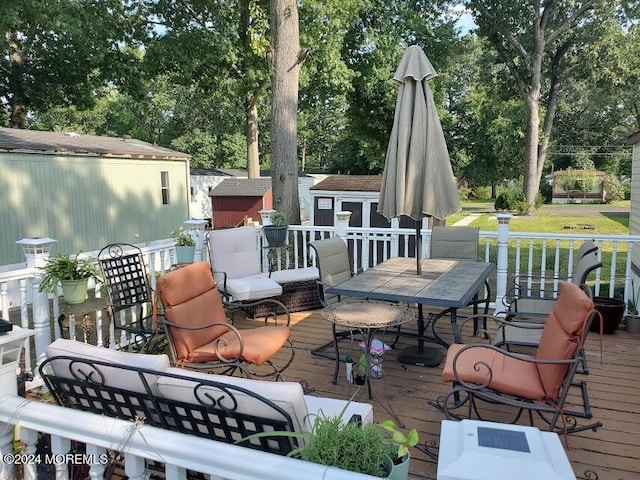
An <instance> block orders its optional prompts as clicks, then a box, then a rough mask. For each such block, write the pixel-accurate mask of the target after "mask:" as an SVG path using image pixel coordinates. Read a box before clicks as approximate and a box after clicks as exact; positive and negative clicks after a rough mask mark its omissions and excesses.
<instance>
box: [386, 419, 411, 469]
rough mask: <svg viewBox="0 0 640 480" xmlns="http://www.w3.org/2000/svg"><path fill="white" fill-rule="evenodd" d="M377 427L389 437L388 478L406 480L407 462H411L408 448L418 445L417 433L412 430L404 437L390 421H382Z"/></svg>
mask: <svg viewBox="0 0 640 480" xmlns="http://www.w3.org/2000/svg"><path fill="white" fill-rule="evenodd" d="M379 425H380V428H382V429H383V430H384V431H385V432H387V434H388V435H389V436H390V438H389V444H390V445H389V453H388V455H389V459H390V462H391V463H392V466H391V472H390V473H389V478H390V479H392V480H406V479H407V478H408V476H409V461H410V460H411V455H410V453H409V447H415V446H416V445H417V444H418V440H419V438H418V432H417V431H416V429H415V428H414V429H411V430H410V431H409V433H407V434H406V435H405V434H404V433H402V432H401V431H400V430H399V429H398V428H397V427H396V424H395V423H394V422H393V421H392V420H384V421H383V422H380V424H379Z"/></svg>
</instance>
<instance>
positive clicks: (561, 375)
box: [536, 282, 594, 400]
mask: <svg viewBox="0 0 640 480" xmlns="http://www.w3.org/2000/svg"><path fill="white" fill-rule="evenodd" d="M593 311H594V305H593V301H592V300H591V299H590V298H589V297H588V296H587V295H586V294H585V293H584V292H583V291H582V289H581V288H580V287H578V286H577V285H575V284H574V283H572V282H561V284H560V295H559V296H558V300H557V301H556V303H555V304H554V306H553V310H552V311H551V313H550V314H549V316H548V317H547V319H546V321H545V326H544V330H543V331H542V337H541V338H540V345H539V346H538V351H537V353H536V359H538V360H569V359H572V358H574V356H575V354H576V350H577V348H578V343H579V341H580V338H581V337H582V335H585V334H586V328H585V324H586V322H587V320H588V319H589V317H590V315H591V314H592V313H593ZM568 369H569V365H568V364H565V365H541V364H539V365H538V371H539V372H540V380H541V381H542V385H543V387H544V391H545V393H546V396H547V398H548V399H551V400H555V399H556V398H557V397H558V394H559V393H560V388H561V387H562V382H563V381H564V379H565V377H566V376H567V371H568Z"/></svg>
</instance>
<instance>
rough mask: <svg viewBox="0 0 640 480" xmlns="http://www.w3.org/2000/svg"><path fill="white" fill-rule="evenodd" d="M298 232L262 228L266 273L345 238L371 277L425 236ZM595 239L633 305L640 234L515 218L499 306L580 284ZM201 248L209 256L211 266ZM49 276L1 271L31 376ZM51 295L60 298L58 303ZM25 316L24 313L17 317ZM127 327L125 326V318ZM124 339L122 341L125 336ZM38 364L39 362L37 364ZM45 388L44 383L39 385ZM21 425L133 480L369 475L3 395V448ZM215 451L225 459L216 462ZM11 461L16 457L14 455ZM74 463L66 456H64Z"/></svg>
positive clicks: (168, 248)
mask: <svg viewBox="0 0 640 480" xmlns="http://www.w3.org/2000/svg"><path fill="white" fill-rule="evenodd" d="M290 231H291V232H292V235H290V238H289V244H288V247H287V248H284V249H268V248H261V247H262V245H263V238H262V234H261V232H260V231H259V233H258V238H257V247H258V248H260V251H261V253H262V258H263V270H264V271H268V270H269V269H270V268H273V267H275V268H278V269H282V268H298V267H304V266H308V265H312V264H314V258H313V256H312V255H311V254H310V252H309V249H308V248H307V243H308V242H309V241H311V240H315V239H319V238H326V237H329V236H333V235H340V236H341V237H343V238H345V239H347V241H348V243H349V246H350V252H351V255H352V259H353V267H354V268H353V269H354V271H359V270H366V269H367V268H370V267H371V266H372V265H375V264H377V263H379V262H381V261H383V260H385V259H386V258H389V257H393V256H411V255H413V249H414V246H413V243H414V242H415V231H414V230H413V229H389V228H369V229H363V228H347V227H346V225H338V226H337V227H306V226H290ZM422 234H423V235H422V241H423V245H422V252H425V256H427V255H428V254H427V252H429V242H430V231H429V230H423V232H422ZM587 239H593V240H595V242H596V244H597V245H598V246H599V247H600V255H601V256H602V260H604V263H605V265H611V266H610V267H607V268H601V269H598V271H596V273H595V276H594V277H591V278H592V279H593V280H594V282H595V283H594V294H595V295H606V296H613V295H614V294H615V295H616V296H619V297H620V298H623V299H624V300H625V301H626V300H627V299H628V298H629V295H630V293H629V292H630V290H631V279H632V278H633V276H632V273H631V252H632V251H633V249H634V248H635V249H637V248H640V246H637V245H636V244H638V243H639V242H640V236H628V235H596V234H560V235H559V234H541V233H522V232H510V231H509V229H508V221H507V222H506V224H505V223H503V224H501V225H500V229H499V230H498V232H481V233H480V252H481V256H482V257H483V259H484V260H485V261H489V262H493V263H495V264H496V270H495V273H494V274H493V275H492V278H491V281H492V282H493V284H494V286H495V290H493V292H492V293H493V295H494V298H495V299H496V303H498V304H499V302H500V298H501V295H504V294H505V292H506V289H507V285H508V282H509V278H510V277H511V275H514V274H515V275H521V276H533V275H535V276H539V277H542V278H546V279H547V280H548V282H549V284H550V285H551V286H552V289H556V290H557V286H558V279H559V278H571V276H572V265H573V263H574V262H573V260H574V259H573V255H574V252H575V250H576V249H577V248H578V247H579V245H580V244H581V243H582V241H584V240H587ZM202 245H203V242H200V243H199V246H200V252H199V253H197V254H196V255H199V258H205V259H206V253H205V251H204V250H203V249H202ZM143 252H144V254H145V256H146V258H147V264H148V266H149V272H158V273H162V272H164V271H166V270H167V269H169V268H170V267H171V265H172V264H173V259H174V256H173V243H172V241H171V240H164V241H158V242H153V244H150V245H148V246H145V247H143ZM96 253H97V251H96V252H84V253H83V255H87V256H95V255H96ZM41 275H42V273H41V271H40V270H39V269H37V268H35V267H33V266H31V267H25V266H24V265H17V266H15V267H13V268H9V267H8V266H4V267H2V266H0V314H1V316H2V317H3V318H9V312H10V310H11V311H12V313H13V314H14V315H15V314H16V313H15V312H17V314H18V315H19V317H20V323H21V325H22V326H24V327H28V328H33V329H34V331H35V339H34V341H32V342H30V347H29V348H31V349H34V350H35V351H34V354H31V352H30V351H27V352H26V355H25V357H26V358H25V361H26V370H27V371H30V372H34V373H35V372H36V371H37V368H36V366H37V363H39V362H38V359H40V358H42V355H43V353H44V348H45V347H46V345H48V342H50V341H51V338H50V337H51V333H50V332H51V331H52V330H53V336H54V337H58V336H60V335H61V334H62V332H61V331H60V328H59V327H58V325H57V323H56V325H55V328H53V329H52V328H51V318H54V319H55V318H57V315H59V312H60V305H59V303H58V297H57V296H55V297H54V296H49V295H46V294H41V293H39V292H38V288H37V285H38V281H39V278H40V277H41ZM150 277H151V279H150V280H151V284H152V286H155V280H156V277H155V275H154V274H152V275H151V276H150ZM92 294H93V296H96V297H99V296H100V294H101V292H100V285H95V286H93V292H92ZM49 297H51V298H49ZM14 309H15V310H14ZM95 318H96V319H98V320H99V319H101V318H102V311H96V312H95ZM69 320H70V324H69V335H70V336H71V338H76V334H79V335H80V338H79V339H80V340H83V335H82V334H80V333H79V332H81V330H82V329H80V328H79V327H78V326H76V325H75V323H77V322H75V319H74V318H70V319H69ZM118 321H123V319H119V320H118ZM95 327H96V329H97V330H98V332H96V333H95V335H96V336H95V338H96V341H97V343H98V344H104V343H107V342H105V339H103V338H102V337H101V335H102V334H101V333H100V332H101V331H102V328H101V325H100V322H99V321H97V322H96V325H95ZM115 340H116V339H115V336H114V332H113V326H112V325H111V326H110V328H109V339H108V344H109V346H110V347H111V348H115V345H116V344H117V343H118V342H116V341H115ZM118 340H122V339H118ZM32 358H36V361H35V363H34V362H33V361H32V360H31V359H32ZM37 384H38V382H37V381H36V382H34V385H37ZM13 425H16V426H19V431H20V436H21V438H22V440H23V442H24V443H25V445H26V447H25V450H24V452H26V453H33V452H34V451H35V450H34V448H35V439H36V437H37V434H38V432H42V433H48V434H51V436H52V437H51V438H52V449H53V453H54V454H64V453H66V452H67V451H68V450H69V445H70V441H71V440H75V441H80V442H84V443H86V444H87V445H88V447H87V453H88V455H90V456H92V457H91V458H94V459H99V458H100V457H99V455H100V454H101V453H104V452H105V451H106V450H117V451H121V452H123V453H124V455H125V462H124V465H125V468H126V472H127V475H128V476H129V478H131V479H136V480H137V479H142V478H144V471H143V470H144V464H145V459H154V460H159V461H161V462H163V463H165V464H166V465H167V467H166V478H167V479H184V478H185V469H187V468H188V469H190V470H195V471H202V472H205V473H209V474H211V475H212V478H213V479H215V480H218V479H229V480H235V479H238V480H240V479H248V478H264V479H267V480H270V479H284V480H287V479H292V480H293V479H298V478H325V479H337V478H342V479H345V480H346V479H356V478H369V477H366V476H361V475H358V474H354V473H349V472H343V471H341V470H337V469H332V468H326V467H322V466H319V465H314V464H309V463H307V462H301V461H297V460H292V459H289V458H286V457H279V456H276V455H270V454H266V453H263V452H258V451H254V450H250V449H245V448H241V447H236V446H233V445H227V444H222V443H218V442H214V441H210V440H205V439H201V438H194V437H191V436H190V437H188V438H185V437H184V435H182V434H179V433H174V432H168V431H165V430H157V429H155V428H153V427H149V426H142V427H140V426H139V425H134V424H132V423H131V422H126V421H120V420H116V419H110V418H107V417H103V416H94V415H92V414H89V413H83V412H78V411H74V410H71V409H66V408H63V407H57V406H54V405H47V404H44V403H41V402H34V401H26V400H24V399H23V398H21V397H17V396H14V395H7V396H4V397H0V432H1V433H0V450H2V452H1V453H9V451H7V448H10V447H8V446H9V445H10V444H11V439H12V434H13V429H12V427H11V426H13ZM211 452H215V454H214V455H212V454H211ZM7 458H8V457H7ZM62 458H64V457H56V459H62ZM0 468H1V470H0V480H9V479H13V478H14V477H13V476H12V473H11V470H10V469H9V466H8V465H6V464H4V463H3V464H0ZM103 468H104V466H103V465H101V464H100V462H97V463H96V464H94V465H92V466H91V474H92V475H93V476H92V478H98V477H99V476H100V474H101V472H102V469H103ZM56 471H57V476H56V478H57V479H58V480H62V479H67V478H68V477H66V476H65V473H64V472H65V471H66V470H65V466H64V465H59V466H57V467H56ZM25 478H26V479H29V480H35V479H36V478H37V476H36V471H35V468H32V467H28V468H26V469H25Z"/></svg>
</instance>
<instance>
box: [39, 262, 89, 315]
mask: <svg viewBox="0 0 640 480" xmlns="http://www.w3.org/2000/svg"><path fill="white" fill-rule="evenodd" d="M42 270H43V271H44V277H42V281H41V282H40V287H39V288H40V291H41V292H49V293H54V294H55V293H57V291H58V284H61V285H62V295H63V296H64V301H65V303H68V304H70V305H76V304H79V303H83V302H84V301H85V300H86V298H87V282H88V280H89V279H90V278H93V279H94V280H97V281H100V279H101V276H100V270H99V268H98V266H97V265H96V264H95V259H94V258H86V259H80V258H78V254H76V255H75V256H74V257H73V258H72V257H71V255H69V254H68V253H62V254H59V255H56V256H55V257H52V258H50V259H49V260H47V263H46V265H45V266H44V267H43V268H42Z"/></svg>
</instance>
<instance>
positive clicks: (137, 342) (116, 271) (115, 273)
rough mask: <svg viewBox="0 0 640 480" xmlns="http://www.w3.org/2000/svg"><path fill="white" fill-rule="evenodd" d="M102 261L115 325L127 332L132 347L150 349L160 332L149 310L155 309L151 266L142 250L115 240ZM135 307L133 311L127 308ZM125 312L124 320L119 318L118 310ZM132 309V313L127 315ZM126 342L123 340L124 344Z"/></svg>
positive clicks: (101, 254) (108, 311)
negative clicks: (150, 278)
mask: <svg viewBox="0 0 640 480" xmlns="http://www.w3.org/2000/svg"><path fill="white" fill-rule="evenodd" d="M98 263H99V264H100V269H101V270H102V276H103V278H104V282H105V283H104V285H105V288H106V290H107V293H108V294H109V306H108V309H107V313H108V315H109V318H110V320H111V322H113V325H114V329H116V330H124V331H125V332H127V334H128V336H127V338H128V339H127V340H124V338H123V339H122V340H121V342H123V341H124V342H126V344H127V345H129V347H130V348H133V349H134V350H138V351H148V350H149V349H150V348H151V347H153V348H156V347H155V346H154V342H150V340H151V339H152V338H153V337H154V335H156V333H158V326H157V321H156V319H155V318H153V317H154V315H153V314H145V313H146V312H147V311H148V310H145V308H147V309H151V310H153V308H154V305H153V301H154V299H153V295H152V292H151V288H150V287H149V283H148V277H147V269H146V266H145V263H144V258H143V256H142V250H140V249H139V248H138V247H136V246H135V245H130V244H128V243H112V244H110V245H107V246H106V247H104V248H103V249H102V250H100V253H99V254H98ZM131 308H135V309H136V310H135V316H133V312H127V311H126V310H127V309H131ZM118 312H123V315H125V320H124V323H121V322H119V321H118V320H117V319H116V314H117V313H118ZM129 313H131V317H133V318H131V317H126V315H127V314H129ZM123 346H124V345H122V344H121V348H122V347H123Z"/></svg>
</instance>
